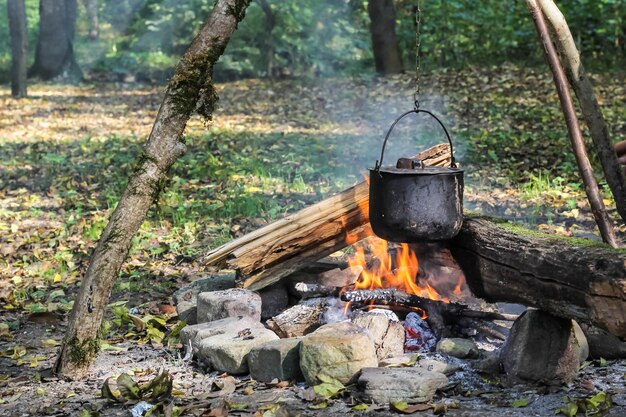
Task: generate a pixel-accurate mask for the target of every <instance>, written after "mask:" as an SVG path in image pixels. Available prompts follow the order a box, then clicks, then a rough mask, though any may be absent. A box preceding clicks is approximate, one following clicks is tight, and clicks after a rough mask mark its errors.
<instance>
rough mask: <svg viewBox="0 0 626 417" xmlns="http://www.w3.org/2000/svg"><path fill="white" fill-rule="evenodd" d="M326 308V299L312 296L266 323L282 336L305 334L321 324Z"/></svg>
mask: <svg viewBox="0 0 626 417" xmlns="http://www.w3.org/2000/svg"><path fill="white" fill-rule="evenodd" d="M325 308H326V300H325V299H323V298H312V299H310V300H306V301H303V302H302V303H300V304H296V305H295V306H293V307H291V308H288V309H287V310H285V311H283V312H282V313H280V314H279V315H278V316H276V317H272V318H271V319H269V320H268V321H267V323H266V324H267V327H269V328H270V329H271V330H272V331H274V333H276V334H277V335H278V336H279V337H280V338H287V337H298V336H303V335H305V334H308V333H311V332H312V331H314V330H315V329H317V328H318V327H319V326H321V317H322V314H324V310H325Z"/></svg>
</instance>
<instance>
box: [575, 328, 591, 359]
mask: <svg viewBox="0 0 626 417" xmlns="http://www.w3.org/2000/svg"><path fill="white" fill-rule="evenodd" d="M572 326H573V330H574V337H575V338H576V341H577V342H578V346H579V348H580V350H579V352H580V356H579V358H578V363H583V362H584V361H586V360H587V358H588V357H589V342H588V341H587V336H585V332H583V329H582V328H581V327H580V325H579V324H578V322H577V321H576V320H572Z"/></svg>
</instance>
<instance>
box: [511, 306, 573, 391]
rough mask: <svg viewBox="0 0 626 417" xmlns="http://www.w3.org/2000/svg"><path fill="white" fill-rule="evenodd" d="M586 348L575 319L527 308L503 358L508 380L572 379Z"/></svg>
mask: <svg viewBox="0 0 626 417" xmlns="http://www.w3.org/2000/svg"><path fill="white" fill-rule="evenodd" d="M583 349H584V347H582V346H581V342H579V340H578V339H577V338H576V332H575V331H574V326H573V325H572V320H570V319H564V318H560V317H555V316H552V315H551V314H548V313H546V312H543V311H540V310H536V309H528V310H527V311H526V312H525V313H523V314H522V315H521V316H520V317H519V318H518V319H517V320H516V321H515V322H514V323H513V326H512V327H511V333H510V335H509V337H508V339H507V341H506V342H505V344H504V346H503V348H502V353H501V356H500V358H501V360H502V364H503V367H504V371H505V372H506V374H507V381H508V382H509V384H516V383H524V382H538V383H546V384H555V383H556V384H559V383H562V382H565V383H569V382H572V381H573V380H574V379H575V378H576V376H577V375H578V371H579V367H580V358H581V357H582V356H584V352H581V350H583Z"/></svg>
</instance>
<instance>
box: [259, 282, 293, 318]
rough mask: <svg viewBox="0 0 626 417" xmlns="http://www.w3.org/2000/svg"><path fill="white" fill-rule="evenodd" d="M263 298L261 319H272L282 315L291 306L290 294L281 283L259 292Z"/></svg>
mask: <svg viewBox="0 0 626 417" xmlns="http://www.w3.org/2000/svg"><path fill="white" fill-rule="evenodd" d="M259 295H260V296H261V319H263V320H266V319H271V318H272V317H274V316H277V315H279V314H280V313H282V311H283V310H285V309H286V308H287V305H288V304H289V293H288V292H287V289H286V288H285V286H284V285H283V284H281V283H278V284H274V285H271V286H269V287H267V288H264V289H263V290H261V291H259Z"/></svg>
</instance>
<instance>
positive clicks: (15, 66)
mask: <svg viewBox="0 0 626 417" xmlns="http://www.w3.org/2000/svg"><path fill="white" fill-rule="evenodd" d="M7 12H8V16H9V32H10V35H11V95H12V96H13V97H26V73H27V67H26V59H27V55H28V31H27V28H26V6H25V4H24V0H9V1H8V2H7Z"/></svg>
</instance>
